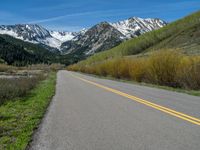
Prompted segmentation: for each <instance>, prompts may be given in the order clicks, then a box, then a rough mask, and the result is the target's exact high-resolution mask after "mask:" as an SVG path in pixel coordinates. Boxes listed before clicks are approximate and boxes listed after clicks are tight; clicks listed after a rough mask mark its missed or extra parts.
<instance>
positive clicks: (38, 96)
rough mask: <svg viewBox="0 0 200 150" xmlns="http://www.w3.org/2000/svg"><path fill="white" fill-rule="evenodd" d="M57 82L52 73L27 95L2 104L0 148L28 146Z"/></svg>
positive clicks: (21, 149)
mask: <svg viewBox="0 0 200 150" xmlns="http://www.w3.org/2000/svg"><path fill="white" fill-rule="evenodd" d="M55 83H56V74H55V73H51V74H50V75H49V77H48V78H47V79H46V80H44V81H42V82H41V83H40V84H39V85H38V86H37V87H36V88H34V89H33V90H31V91H30V93H29V94H28V95H27V96H26V97H23V98H18V99H16V100H15V101H9V102H7V103H5V104H4V105H2V106H0V149H8V150H23V149H25V148H26V146H27V144H28V142H29V141H30V139H31V136H32V134H33V131H34V129H36V128H37V126H38V124H39V122H40V120H41V119H42V117H43V115H44V113H45V111H46V108H47V106H48V105H49V103H50V101H51V98H52V96H53V95H54V92H55Z"/></svg>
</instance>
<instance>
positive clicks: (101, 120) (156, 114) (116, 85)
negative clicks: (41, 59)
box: [30, 71, 200, 150]
mask: <svg viewBox="0 0 200 150" xmlns="http://www.w3.org/2000/svg"><path fill="white" fill-rule="evenodd" d="M198 118H200V98H199V97H195V96H190V95H187V94H183V93H177V92H171V91H167V90H162V89H156V88H151V87H145V86H140V85H135V84H129V83H123V82H117V81H112V80H106V79H100V78H95V77H92V76H87V75H83V74H79V73H74V72H68V71H60V72H58V75H57V88H56V95H55V97H54V98H53V100H52V103H51V105H50V106H49V108H48V111H47V113H46V115H45V117H44V119H43V121H42V123H41V125H40V127H39V129H38V131H37V132H36V134H35V135H34V138H33V142H32V143H31V146H30V149H31V150H200V119H198Z"/></svg>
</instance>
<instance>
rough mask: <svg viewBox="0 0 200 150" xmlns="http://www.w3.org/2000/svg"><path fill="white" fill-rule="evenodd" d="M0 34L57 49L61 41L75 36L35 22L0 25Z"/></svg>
mask: <svg viewBox="0 0 200 150" xmlns="http://www.w3.org/2000/svg"><path fill="white" fill-rule="evenodd" d="M0 34H7V35H10V36H13V37H15V38H17V39H21V40H24V41H27V42H31V43H36V44H44V45H47V46H50V47H53V48H57V49H59V48H60V46H61V44H62V43H63V42H66V41H68V40H71V39H72V38H74V37H75V36H76V34H75V33H73V32H56V31H48V30H47V29H45V28H43V27H42V26H40V25H37V24H17V25H1V26H0Z"/></svg>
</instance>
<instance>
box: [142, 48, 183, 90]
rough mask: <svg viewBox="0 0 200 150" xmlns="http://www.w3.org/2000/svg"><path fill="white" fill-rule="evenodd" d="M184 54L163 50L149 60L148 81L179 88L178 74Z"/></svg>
mask: <svg viewBox="0 0 200 150" xmlns="http://www.w3.org/2000/svg"><path fill="white" fill-rule="evenodd" d="M181 59H182V54H180V53H179V52H177V51H176V50H161V51H158V52H155V53H154V54H153V55H151V56H150V58H149V59H148V67H147V70H148V71H147V75H146V77H147V80H148V81H149V82H151V83H155V84H159V85H167V86H172V87H177V86H178V83H177V81H176V72H177V69H178V65H179V64H180V61H181Z"/></svg>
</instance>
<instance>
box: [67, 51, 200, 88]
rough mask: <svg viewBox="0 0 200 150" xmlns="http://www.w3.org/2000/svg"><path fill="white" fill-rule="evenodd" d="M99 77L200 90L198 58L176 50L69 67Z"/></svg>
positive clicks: (199, 62) (199, 60)
mask: <svg viewBox="0 0 200 150" xmlns="http://www.w3.org/2000/svg"><path fill="white" fill-rule="evenodd" d="M68 69H69V70H72V71H81V72H85V73H91V74H96V75H101V76H111V77H114V78H122V79H131V80H134V81H137V82H148V83H153V84H158V85H166V86H171V87H181V88H185V89H195V90H198V89H200V56H199V57H198V56H185V55H183V54H182V53H180V51H179V50H176V49H175V50H173V49H164V50H160V51H156V52H154V53H153V54H151V55H150V56H146V57H139V58H138V57H134V58H130V57H123V58H113V59H108V60H105V61H103V62H98V63H93V64H87V65H84V64H83V63H78V64H75V65H72V66H69V67H68Z"/></svg>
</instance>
